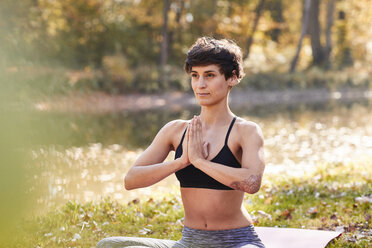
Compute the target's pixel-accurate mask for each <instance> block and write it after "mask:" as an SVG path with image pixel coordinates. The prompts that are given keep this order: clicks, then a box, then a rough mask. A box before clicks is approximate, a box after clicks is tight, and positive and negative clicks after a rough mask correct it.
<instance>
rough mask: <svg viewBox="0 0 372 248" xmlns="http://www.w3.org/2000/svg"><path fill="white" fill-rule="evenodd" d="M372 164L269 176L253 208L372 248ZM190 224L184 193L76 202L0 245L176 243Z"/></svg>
mask: <svg viewBox="0 0 372 248" xmlns="http://www.w3.org/2000/svg"><path fill="white" fill-rule="evenodd" d="M371 163H372V160H371V158H368V159H366V160H362V161H358V162H354V163H348V164H343V163H334V164H323V165H320V166H319V168H318V169H317V170H316V171H315V172H314V173H309V174H308V175H306V176H304V177H302V178H293V177H290V176H284V177H283V176H280V177H278V175H266V176H265V177H264V183H263V186H262V188H261V190H260V191H259V192H258V193H257V194H255V195H246V198H245V206H246V208H247V210H248V211H249V212H250V213H251V214H252V217H253V220H254V223H255V225H256V226H271V227H273V226H278V227H293V228H307V229H319V230H336V229H337V230H338V229H343V230H344V234H343V235H342V236H341V237H340V238H339V239H337V240H335V241H333V242H332V243H331V244H329V245H328V247H330V248H334V247H368V245H369V244H370V242H371V241H372V239H371V234H372V229H371V215H370V214H371V204H370V203H368V202H364V203H363V202H360V201H358V200H357V197H362V196H365V197H368V196H369V197H371V188H372V187H371V186H372V183H371V182H372V181H371V178H372V171H371V170H370V169H369V170H368V168H371V165H372V164H371ZM262 211H263V212H262ZM265 213H266V214H265ZM182 218H183V208H182V203H181V200H180V197H179V195H178V193H177V192H172V193H169V194H168V195H164V196H161V197H158V198H150V199H134V200H131V201H130V202H129V203H119V202H116V201H113V200H110V199H104V200H102V201H101V202H98V203H87V204H79V203H76V202H68V203H67V204H66V205H64V206H62V207H60V208H57V209H54V210H51V211H50V212H49V213H48V214H45V215H42V216H39V217H34V218H29V219H27V220H24V221H23V222H22V223H19V224H18V226H17V230H16V233H17V235H16V237H15V239H14V240H13V241H11V242H10V241H8V242H7V243H5V244H3V246H2V245H0V247H94V246H95V244H96V243H97V242H98V241H99V240H100V239H102V238H104V237H108V236H117V235H120V236H146V237H154V238H166V239H175V240H176V239H179V238H181V230H182V220H183V219H182Z"/></svg>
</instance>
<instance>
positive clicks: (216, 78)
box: [190, 65, 236, 106]
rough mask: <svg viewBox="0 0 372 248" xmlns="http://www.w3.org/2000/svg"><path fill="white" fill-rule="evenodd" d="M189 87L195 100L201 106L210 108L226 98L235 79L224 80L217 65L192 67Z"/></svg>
mask: <svg viewBox="0 0 372 248" xmlns="http://www.w3.org/2000/svg"><path fill="white" fill-rule="evenodd" d="M190 75H191V85H192V89H193V91H194V94H195V97H196V100H197V101H198V103H199V104H200V105H201V106H210V105H214V104H216V103H219V102H220V101H222V100H224V99H226V98H227V95H228V93H229V90H230V88H231V86H233V85H235V84H236V83H235V81H236V77H234V76H233V77H231V78H229V79H227V80H226V79H225V76H224V75H223V74H221V72H220V68H219V66H218V65H206V66H193V67H192V69H191V73H190Z"/></svg>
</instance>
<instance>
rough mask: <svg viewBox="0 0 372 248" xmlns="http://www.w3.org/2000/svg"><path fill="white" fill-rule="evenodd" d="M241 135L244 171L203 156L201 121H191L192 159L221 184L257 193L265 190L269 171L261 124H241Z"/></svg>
mask: <svg viewBox="0 0 372 248" xmlns="http://www.w3.org/2000/svg"><path fill="white" fill-rule="evenodd" d="M238 132H239V137H241V138H240V144H241V148H242V168H232V167H228V166H225V165H221V164H218V163H214V162H211V161H208V160H206V159H204V158H203V157H202V156H201V155H200V152H198V151H200V140H201V122H200V119H198V118H196V119H195V120H193V121H192V122H191V131H190V134H189V159H190V162H191V163H192V164H193V165H194V166H195V167H197V168H198V169H200V170H202V171H203V172H205V173H206V174H208V175H209V176H210V177H212V178H214V179H215V180H217V181H219V182H220V183H223V184H225V185H227V186H229V187H231V188H233V189H236V190H241V191H244V192H247V193H250V194H254V193H256V192H257V191H258V190H259V189H260V187H261V180H262V175H263V171H264V169H265V163H264V150H263V137H262V133H261V130H260V128H259V127H258V126H257V125H254V124H252V123H248V122H247V123H244V124H240V125H239V127H238ZM198 147H199V148H198Z"/></svg>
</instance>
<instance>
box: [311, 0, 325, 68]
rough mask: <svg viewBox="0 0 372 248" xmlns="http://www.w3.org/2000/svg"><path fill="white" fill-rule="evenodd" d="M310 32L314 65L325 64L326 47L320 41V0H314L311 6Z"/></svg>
mask: <svg viewBox="0 0 372 248" xmlns="http://www.w3.org/2000/svg"><path fill="white" fill-rule="evenodd" d="M310 16H311V18H310V22H309V33H310V41H311V50H312V53H313V65H319V66H321V67H323V66H324V64H325V58H326V56H325V49H324V47H323V46H322V44H321V42H320V24H319V0H312V1H311V6H310Z"/></svg>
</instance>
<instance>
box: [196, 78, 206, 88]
mask: <svg viewBox="0 0 372 248" xmlns="http://www.w3.org/2000/svg"><path fill="white" fill-rule="evenodd" d="M206 86H207V84H206V83H205V80H204V78H203V77H200V78H199V80H198V87H199V88H205V87H206Z"/></svg>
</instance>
